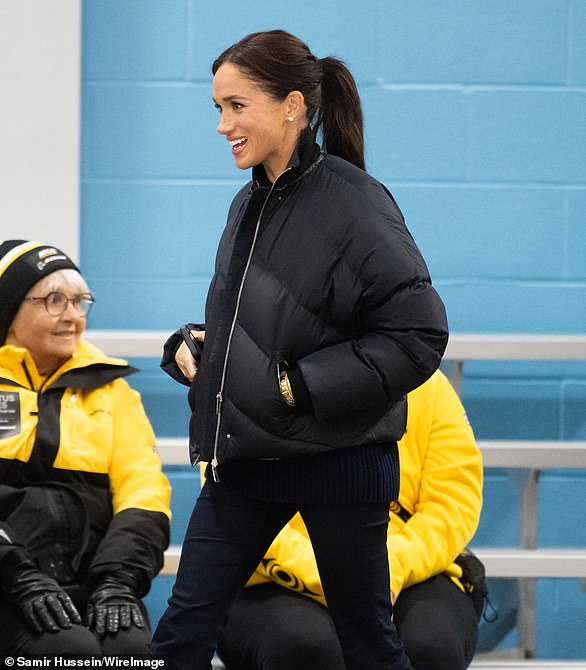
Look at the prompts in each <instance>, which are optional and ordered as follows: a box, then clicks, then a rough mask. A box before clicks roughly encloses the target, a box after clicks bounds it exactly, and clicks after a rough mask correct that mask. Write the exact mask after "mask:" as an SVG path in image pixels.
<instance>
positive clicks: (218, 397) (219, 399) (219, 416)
mask: <svg viewBox="0 0 586 670" xmlns="http://www.w3.org/2000/svg"><path fill="white" fill-rule="evenodd" d="M290 169H291V168H290V167H288V168H286V169H285V170H283V172H281V174H280V175H279V176H278V177H277V179H275V181H274V182H273V184H272V185H271V189H270V191H269V194H268V195H267V197H266V199H265V201H264V203H263V205H262V208H261V210H260V214H259V215H258V220H257V222H256V228H255V230H254V236H253V238H252V245H251V246H250V251H249V252H248V259H247V261H246V265H245V266H244V272H243V273H242V279H241V280H240V288H239V289H238V297H237V299H236V307H235V309H234V317H233V318H232V325H231V326H230V333H229V334H228V343H227V344H226V354H225V356H224V365H223V368H222V378H221V381H220V390H219V391H218V393H217V394H216V435H215V438H214V457H213V458H212V462H211V466H212V476H213V478H214V482H216V483H218V482H219V481H220V476H219V474H218V443H219V441H220V424H221V422H222V403H223V401H224V383H225V381H226V370H227V369H228V358H229V356H230V348H231V346H232V337H233V335H234V329H235V328H236V320H237V319H238V311H239V309H240V300H241V298H242V291H243V290H244V282H245V281H246V275H247V274H248V269H249V267H250V263H251V261H252V254H253V253H254V248H255V246H256V240H257V237H258V231H259V229H260V224H261V221H262V216H263V214H264V211H265V207H266V206H267V203H268V201H269V199H270V197H271V195H272V193H273V191H274V189H275V185H276V184H277V182H278V181H279V179H280V178H281V177H282V176H283V175H284V174H285V172H288V171H289V170H290Z"/></svg>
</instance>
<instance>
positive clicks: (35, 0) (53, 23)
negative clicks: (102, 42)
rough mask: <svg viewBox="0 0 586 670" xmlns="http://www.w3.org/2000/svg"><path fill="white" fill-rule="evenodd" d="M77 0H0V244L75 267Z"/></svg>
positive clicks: (77, 232) (78, 63)
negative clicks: (29, 248)
mask: <svg viewBox="0 0 586 670" xmlns="http://www.w3.org/2000/svg"><path fill="white" fill-rule="evenodd" d="M80 36H81V6H80V0H42V2H39V0H0V238H1V239H14V238H21V239H22V238H23V239H29V240H30V239H32V240H38V241H39V242H43V243H46V244H54V245H55V246H57V247H59V248H60V249H62V250H63V251H65V252H66V253H67V254H68V255H70V256H71V257H72V258H73V259H75V260H79V137H80V131H79V127H80V121H79V109H80V41H81V37H80Z"/></svg>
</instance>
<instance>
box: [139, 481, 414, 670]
mask: <svg viewBox="0 0 586 670" xmlns="http://www.w3.org/2000/svg"><path fill="white" fill-rule="evenodd" d="M297 511H299V512H300V513H301V516H302V517H303V520H304V521H305V525H306V526H307V530H308V532H309V535H310V537H311V541H312V544H313V548H314V552H315V555H316V560H317V564H318V567H319V570H320V576H321V580H322V584H323V588H324V593H325V595H326V598H327V601H328V604H329V611H330V614H331V617H332V621H333V624H334V627H335V629H336V634H337V636H338V639H339V641H340V645H341V648H342V655H343V657H344V662H345V665H346V668H347V670H412V666H411V663H410V661H409V659H408V658H407V656H406V654H405V651H404V648H403V644H402V642H401V641H400V639H399V636H398V634H397V630H396V628H395V626H394V624H393V623H392V620H391V616H392V607H391V603H390V591H389V567H388V559H387V546H386V537H387V525H388V522H389V503H388V502H386V503H367V504H346V505H293V504H285V503H283V504H277V503H272V502H271V503H267V502H262V501H258V500H253V499H250V498H247V497H244V496H242V495H239V494H238V493H235V492H234V491H233V490H231V489H230V488H229V487H227V486H225V485H224V486H223V485H222V484H221V483H220V484H215V483H213V482H210V481H207V482H206V484H205V485H204V487H203V489H202V492H201V494H200V497H199V499H198V501H197V503H196V505H195V508H194V510H193V514H192V516H191V520H190V523H189V526H188V529H187V533H186V536H185V542H184V544H183V550H182V555H181V561H180V563H179V569H178V572H177V579H176V582H175V586H174V587H173V593H172V595H171V598H170V599H169V607H168V608H167V611H166V612H165V614H164V615H163V617H162V619H161V621H160V622H159V625H158V627H157V630H156V631H155V634H154V637H153V643H152V651H153V653H154V654H155V655H157V656H162V657H165V658H167V659H168V660H170V661H171V662H172V663H173V670H182V669H185V670H187V669H189V670H204V669H205V670H209V668H210V667H211V659H212V656H213V654H214V651H215V649H216V645H217V640H218V637H219V635H220V632H221V630H222V629H223V627H224V624H225V621H226V616H227V613H228V609H229V607H230V605H231V604H232V602H233V601H234V599H235V597H236V596H237V595H238V594H239V593H240V591H241V590H242V588H243V586H244V584H245V583H246V581H247V580H248V578H249V576H250V575H251V574H252V572H253V571H254V569H255V568H256V566H257V565H258V563H259V562H260V560H261V558H262V557H263V555H264V554H265V552H266V550H267V549H268V547H269V546H270V544H271V542H272V540H273V539H274V538H275V536H276V535H277V533H278V532H279V531H280V530H281V528H282V527H283V526H284V525H285V524H286V523H287V522H288V521H289V520H290V519H291V517H292V516H293V515H294V514H295V512H297Z"/></svg>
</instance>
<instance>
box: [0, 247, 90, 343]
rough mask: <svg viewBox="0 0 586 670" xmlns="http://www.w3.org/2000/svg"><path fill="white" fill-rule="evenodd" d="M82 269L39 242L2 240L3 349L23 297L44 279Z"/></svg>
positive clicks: (0, 320) (0, 333) (0, 304)
mask: <svg viewBox="0 0 586 670" xmlns="http://www.w3.org/2000/svg"><path fill="white" fill-rule="evenodd" d="M66 269H71V270H77V271H78V272H79V268H78V267H77V265H75V263H74V262H73V261H72V260H71V259H70V258H69V257H68V256H66V255H65V254H64V253H63V252H62V251H60V250H59V249H56V248H55V247H50V246H47V245H45V244H40V243H39V242H27V241H26V240H5V241H4V242H2V241H0V346H2V345H3V344H4V341H5V340H6V334H7V333H8V328H9V327H10V324H11V323H12V320H13V319H14V317H15V316H16V313H17V312H18V308H19V307H20V304H21V303H22V300H23V298H24V297H25V296H26V294H27V293H28V292H29V291H30V290H31V288H32V287H33V286H34V285H35V284H36V283H37V282H38V281H39V280H40V279H43V277H46V276H47V275H50V274H51V273H52V272H56V271H57V270H66Z"/></svg>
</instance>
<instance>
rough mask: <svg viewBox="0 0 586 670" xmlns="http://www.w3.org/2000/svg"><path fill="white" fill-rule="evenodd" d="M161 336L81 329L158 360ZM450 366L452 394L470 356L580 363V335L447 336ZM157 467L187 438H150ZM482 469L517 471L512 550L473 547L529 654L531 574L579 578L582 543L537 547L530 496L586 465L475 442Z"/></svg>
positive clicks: (582, 449) (171, 569)
mask: <svg viewBox="0 0 586 670" xmlns="http://www.w3.org/2000/svg"><path fill="white" fill-rule="evenodd" d="M167 336H168V333H167V332H162V331H130V330H126V331H106V330H104V331H97V330H94V331H91V330H90V331H88V333H87V339H88V340H89V341H91V342H93V343H94V344H96V345H98V346H99V347H100V348H102V349H103V350H105V351H106V352H107V353H108V354H110V355H112V356H123V357H129V356H131V357H159V356H160V354H161V351H162V344H163V342H164V341H165V339H166V338H167ZM444 360H445V361H447V362H448V363H450V364H451V370H450V371H449V374H450V379H451V381H452V384H453V385H454V387H455V388H456V390H457V391H458V392H459V391H460V387H461V380H462V375H463V369H464V365H465V363H466V361H473V360H510V361H515V360H575V361H578V360H582V361H586V335H564V334H551V335H548V334H544V335H528V334H522V333H518V334H484V333H471V334H452V335H450V341H449V344H448V347H447V349H446V353H445V355H444ZM157 444H158V448H159V452H160V454H161V458H162V461H163V463H164V464H188V458H187V438H164V437H160V438H158V439H157ZM478 446H479V448H480V449H481V451H482V455H483V462H484V466H485V467H487V468H519V469H521V470H522V471H523V473H524V484H523V495H522V501H521V505H520V510H519V512H520V522H519V523H520V540H519V547H518V548H512V549H511V548H502V549H501V548H483V547H473V549H474V551H475V553H476V554H477V555H478V556H479V558H480V559H481V560H482V561H483V563H484V565H485V567H486V574H487V576H488V577H491V578H492V577H494V578H518V579H519V603H518V619H517V620H518V627H519V630H518V644H519V649H520V653H521V655H524V656H526V657H529V658H531V657H533V656H534V655H535V649H536V640H535V580H536V579H537V578H578V579H586V547H584V548H580V549H552V548H549V549H542V548H537V493H538V484H539V476H540V473H541V471H542V470H547V469H551V468H580V469H582V468H583V469H586V442H562V441H553V442H552V441H550V442H545V441H520V440H511V441H504V440H502V441H501V440H499V441H479V442H478ZM179 556H180V547H178V546H171V547H170V548H169V549H168V551H167V552H166V555H165V565H164V567H163V571H162V573H163V574H174V573H175V572H176V570H177V565H178V562H179ZM471 667H472V668H474V669H475V670H485V669H486V670H488V669H489V668H500V669H501V670H503V669H504V668H511V669H512V668H524V667H541V668H552V669H553V668H562V667H564V668H570V667H571V668H578V667H580V668H586V662H576V663H574V662H555V661H547V662H540V661H535V660H532V661H521V660H519V661H510V660H509V661H504V660H502V659H500V660H486V661H484V660H475V661H474V663H473V665H472V666H471Z"/></svg>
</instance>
